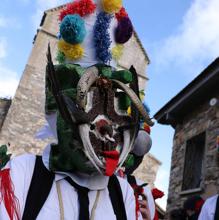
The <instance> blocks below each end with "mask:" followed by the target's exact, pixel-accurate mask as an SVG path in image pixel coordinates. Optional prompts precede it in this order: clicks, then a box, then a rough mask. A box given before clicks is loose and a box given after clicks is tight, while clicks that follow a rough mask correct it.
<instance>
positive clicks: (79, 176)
mask: <svg viewBox="0 0 219 220" xmlns="http://www.w3.org/2000/svg"><path fill="white" fill-rule="evenodd" d="M50 150H51V146H50V144H49V145H47V147H46V148H45V150H44V152H43V155H42V160H43V164H44V166H45V167H46V168H47V169H48V170H49V156H50ZM55 173H56V177H55V180H56V181H59V180H61V179H64V178H65V177H67V176H69V177H70V178H71V179H72V180H73V181H74V182H76V183H77V184H78V185H80V186H83V187H86V188H88V189H90V190H102V189H105V188H107V186H108V181H109V177H107V176H103V175H100V174H97V173H95V174H91V175H88V174H83V173H80V172H75V173H68V172H59V171H56V172H55Z"/></svg>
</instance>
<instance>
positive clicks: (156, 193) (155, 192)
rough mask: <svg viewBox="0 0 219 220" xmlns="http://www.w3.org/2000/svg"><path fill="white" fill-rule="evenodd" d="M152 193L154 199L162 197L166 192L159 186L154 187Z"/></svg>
mask: <svg viewBox="0 0 219 220" xmlns="http://www.w3.org/2000/svg"><path fill="white" fill-rule="evenodd" d="M152 195H153V197H154V200H155V199H160V198H162V197H163V196H164V192H162V191H160V190H159V189H157V188H154V189H152Z"/></svg>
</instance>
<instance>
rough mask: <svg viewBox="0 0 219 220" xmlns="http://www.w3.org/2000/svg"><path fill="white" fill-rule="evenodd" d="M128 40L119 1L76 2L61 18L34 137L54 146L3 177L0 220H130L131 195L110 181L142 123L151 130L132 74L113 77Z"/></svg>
mask: <svg viewBox="0 0 219 220" xmlns="http://www.w3.org/2000/svg"><path fill="white" fill-rule="evenodd" d="M124 27H125V29H124ZM132 33H133V28H132V25H131V22H130V20H129V18H128V16H127V13H126V12H125V10H124V8H122V2H121V1H108V0H107V1H104V0H102V1H96V2H93V1H91V0H80V1H74V2H73V3H71V4H69V5H67V6H66V8H64V9H63V10H62V12H61V14H60V40H59V42H58V49H59V52H58V60H59V61H60V64H59V65H54V64H53V61H52V56H51V52H50V47H48V53H47V60H48V63H47V69H46V108H45V112H46V119H47V122H48V124H47V125H46V126H45V127H44V128H43V129H41V130H40V131H39V132H38V134H37V136H38V137H39V138H48V137H51V136H52V137H53V138H55V139H56V141H54V142H53V143H51V144H49V145H48V146H47V147H46V149H45V150H44V152H43V155H42V157H39V156H37V157H36V156H34V155H30V154H26V155H23V156H19V157H17V158H15V159H13V160H11V161H9V162H8V164H7V165H6V166H5V167H4V168H3V169H2V170H1V172H0V181H1V182H0V190H1V191H0V219H2V220H3V219H4V220H7V219H10V220H12V219H13V220H16V219H22V220H34V219H40V220H44V219H54V220H56V219H57V220H58V219H69V220H70V219H75V220H78V219H80V220H89V219H91V220H92V219H95V220H102V219H104V220H107V219H109V220H113V219H117V220H123V219H124V220H126V219H129V220H134V219H136V214H135V198H134V194H133V191H132V189H131V187H130V185H129V184H128V183H127V181H125V180H123V179H121V178H119V177H116V176H115V175H114V174H115V173H116V172H117V171H118V170H119V169H120V168H121V167H122V166H123V165H124V162H125V160H126V158H127V156H128V155H129V153H130V152H131V151H132V150H133V146H134V145H135V143H136V142H138V141H139V139H138V132H139V128H140V123H141V122H142V121H145V122H146V123H147V124H148V125H149V126H152V125H153V122H152V121H151V120H150V117H149V116H148V113H147V111H146V110H145V108H144V106H143V104H142V102H141V100H140V98H139V88H138V77H137V73H136V71H135V68H134V67H133V66H132V64H130V69H129V70H126V69H122V70H117V69H116V60H115V57H116V56H115V47H117V48H118V45H116V44H119V46H120V47H122V45H123V44H124V43H126V42H127V41H128V40H129V39H130V38H131V36H132ZM113 48H114V50H113ZM113 51H114V52H113ZM113 54H114V55H113ZM116 54H117V55H118V53H116ZM128 108H130V109H131V112H128V111H127V110H128ZM13 186H14V187H13Z"/></svg>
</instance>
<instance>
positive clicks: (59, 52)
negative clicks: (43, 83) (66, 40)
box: [56, 50, 65, 64]
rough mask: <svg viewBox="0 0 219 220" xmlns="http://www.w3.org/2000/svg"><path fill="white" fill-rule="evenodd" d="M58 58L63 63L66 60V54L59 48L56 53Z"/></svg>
mask: <svg viewBox="0 0 219 220" xmlns="http://www.w3.org/2000/svg"><path fill="white" fill-rule="evenodd" d="M56 60H57V61H58V63H59V64H63V63H64V62H65V54H64V53H63V52H61V51H60V50H58V52H57V55H56Z"/></svg>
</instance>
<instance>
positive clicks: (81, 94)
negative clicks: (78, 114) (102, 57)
mask: <svg viewBox="0 0 219 220" xmlns="http://www.w3.org/2000/svg"><path fill="white" fill-rule="evenodd" d="M97 78H98V69H97V67H95V66H92V67H90V68H88V69H87V70H86V71H85V73H84V74H83V75H82V77H81V78H80V80H79V82H78V85H77V97H76V100H77V104H78V105H79V106H80V107H81V108H83V109H85V106H86V100H87V93H88V91H89V89H90V87H91V86H92V84H93V83H94V82H95V81H96V80H97Z"/></svg>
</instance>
